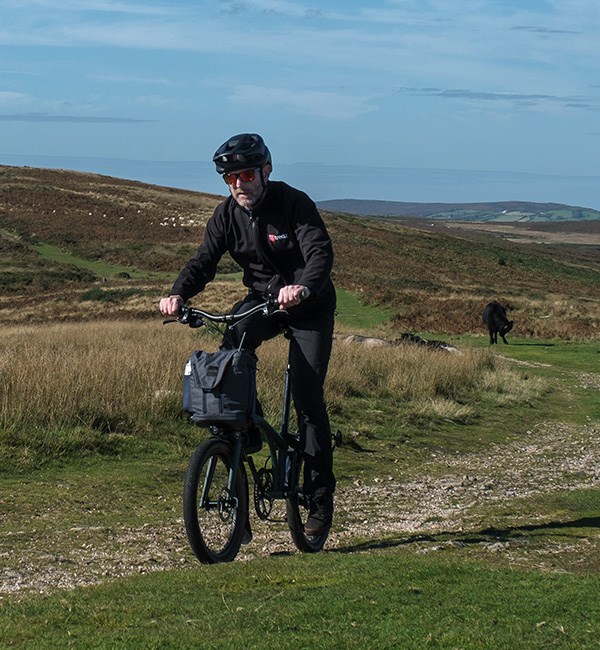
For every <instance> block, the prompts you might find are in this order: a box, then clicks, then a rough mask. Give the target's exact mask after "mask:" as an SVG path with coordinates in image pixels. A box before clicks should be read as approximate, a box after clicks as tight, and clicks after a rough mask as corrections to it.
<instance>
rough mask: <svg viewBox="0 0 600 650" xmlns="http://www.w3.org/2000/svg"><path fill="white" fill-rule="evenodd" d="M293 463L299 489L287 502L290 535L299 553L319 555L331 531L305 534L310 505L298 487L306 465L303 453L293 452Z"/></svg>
mask: <svg viewBox="0 0 600 650" xmlns="http://www.w3.org/2000/svg"><path fill="white" fill-rule="evenodd" d="M291 462H292V468H291V473H292V480H293V485H295V486H296V487H297V489H295V490H294V491H293V492H291V493H290V494H289V495H288V497H287V499H286V502H285V509H286V518H287V523H288V527H289V529H290V535H291V536H292V540H293V542H294V544H295V545H296V548H297V549H298V550H299V551H302V552H303V553H318V552H319V551H320V550H321V549H322V548H323V546H325V542H326V541H327V537H328V535H329V531H327V532H325V533H323V534H322V535H307V534H306V533H305V532H304V525H305V524H306V520H307V519H308V517H309V514H310V511H309V506H310V503H309V498H308V497H307V496H305V495H304V494H302V493H301V491H300V489H299V487H298V486H299V483H300V481H301V477H302V468H303V464H304V461H303V458H302V452H301V451H295V452H293V455H292V458H291Z"/></svg>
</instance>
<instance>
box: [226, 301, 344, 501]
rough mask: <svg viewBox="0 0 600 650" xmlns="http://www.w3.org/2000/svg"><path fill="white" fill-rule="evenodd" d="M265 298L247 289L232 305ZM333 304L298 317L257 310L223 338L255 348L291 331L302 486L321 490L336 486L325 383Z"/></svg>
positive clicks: (244, 306)
mask: <svg viewBox="0 0 600 650" xmlns="http://www.w3.org/2000/svg"><path fill="white" fill-rule="evenodd" d="M261 302H263V299H262V298H261V297H259V296H254V295H252V294H249V295H248V296H247V297H246V298H245V299H244V300H242V301H241V302H239V303H237V304H236V305H234V307H233V310H232V311H233V312H234V313H235V312H240V311H245V310H246V309H249V308H250V307H253V306H254V305H257V304H259V303H261ZM333 318H334V315H333V310H329V311H328V312H327V313H323V314H319V316H318V317H311V318H302V319H294V318H293V317H291V316H286V315H282V316H279V315H275V316H272V317H270V318H265V317H264V316H262V315H261V314H255V315H254V316H250V317H249V318H247V319H245V320H243V321H241V322H240V323H238V324H237V325H236V326H235V327H233V329H231V330H228V331H227V332H226V334H225V336H224V338H223V344H222V347H223V348H225V349H232V348H237V347H239V346H240V342H242V347H243V348H245V349H247V350H252V351H253V352H254V351H255V350H256V349H257V348H258V347H259V346H260V344H261V343H262V342H263V341H267V340H269V339H272V338H274V337H275V336H277V335H278V334H281V333H282V332H283V331H284V330H288V332H289V336H290V381H291V392H292V400H293V403H294V408H295V409H296V413H297V416H298V426H299V429H300V436H301V438H300V439H301V440H303V442H304V491H305V493H306V494H317V495H318V494H322V493H324V492H333V491H334V490H335V476H334V473H333V452H332V448H331V426H330V423H329V415H328V414H327V409H326V406H325V398H324V392H323V385H324V383H325V376H326V375H327V367H328V365H329V359H330V357H331V347H332V341H333Z"/></svg>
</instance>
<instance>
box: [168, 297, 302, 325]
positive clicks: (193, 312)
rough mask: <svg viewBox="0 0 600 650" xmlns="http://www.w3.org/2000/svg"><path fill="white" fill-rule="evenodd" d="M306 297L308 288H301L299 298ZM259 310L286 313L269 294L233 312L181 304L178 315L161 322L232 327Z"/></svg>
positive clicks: (269, 312) (267, 313)
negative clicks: (251, 304)
mask: <svg viewBox="0 0 600 650" xmlns="http://www.w3.org/2000/svg"><path fill="white" fill-rule="evenodd" d="M307 297H308V290H306V289H303V291H302V294H301V300H306V298H307ZM259 312H261V313H262V315H263V316H265V317H267V316H272V315H273V314H277V313H279V314H284V313H286V311H285V309H279V302H278V300H277V298H276V297H275V296H270V297H269V298H267V299H266V300H265V302H261V303H260V304H258V305H255V306H254V307H251V308H250V309H247V310H246V311H242V312H237V313H235V314H231V313H228V314H213V313H211V312H208V311H204V310H203V309H198V308H197V307H188V306H187V305H182V306H181V307H180V308H179V316H177V318H175V319H173V320H165V321H163V323H181V324H182V325H189V327H193V328H195V327H202V326H203V325H204V324H205V322H204V321H205V320H207V321H210V322H211V323H225V324H226V325H228V326H229V327H233V326H234V325H235V324H236V323H239V322H240V321H242V320H244V319H245V318H248V317H249V316H252V315H253V314H257V313H259Z"/></svg>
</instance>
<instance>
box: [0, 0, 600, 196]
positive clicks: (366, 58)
mask: <svg viewBox="0 0 600 650" xmlns="http://www.w3.org/2000/svg"><path fill="white" fill-rule="evenodd" d="M599 33H600V3H599V2H598V1H597V0H520V1H517V0H319V1H317V0H304V1H301V2H292V1H289V0H231V1H230V0H219V1H214V0H213V1H203V0H173V1H170V2H167V1H166V0H163V1H160V0H143V1H142V0H134V1H131V2H128V1H125V0H2V1H1V2H0V164H1V163H4V164H19V165H21V164H22V165H32V166H44V167H62V168H68V169H79V170H82V171H98V172H100V173H108V174H111V175H114V176H120V177H125V178H132V179H139V180H147V181H150V182H157V183H161V184H165V185H172V186H175V187H186V188H191V189H197V190H201V191H207V192H218V193H224V192H225V191H226V188H225V186H224V184H223V183H222V181H221V180H220V179H219V178H218V177H217V176H216V174H215V173H214V171H212V169H213V168H212V167H211V165H210V159H211V157H212V154H213V152H214V150H215V149H216V148H217V147H218V145H219V144H220V143H221V142H222V141H224V140H225V139H226V138H227V137H229V136H230V135H233V134H235V133H239V132H243V131H255V132H258V133H261V134H262V135H263V136H264V138H265V139H266V140H267V143H268V144H269V146H270V148H271V151H272V153H273V157H274V174H273V177H274V178H277V179H282V180H285V181H287V182H289V183H291V184H293V185H296V186H298V187H301V188H302V189H304V190H306V191H308V192H309V193H310V194H311V195H312V196H313V198H315V199H316V200H324V199H331V198H369V199H385V200H398V201H423V202H429V201H447V202H454V201H488V200H489V201H500V200H512V199H521V200H531V201H556V202H564V203H570V204H574V205H582V206H586V207H592V208H596V209H600V165H599V163H598V161H599V158H600V157H599V156H598V147H599V146H600V45H599V44H598V34H599Z"/></svg>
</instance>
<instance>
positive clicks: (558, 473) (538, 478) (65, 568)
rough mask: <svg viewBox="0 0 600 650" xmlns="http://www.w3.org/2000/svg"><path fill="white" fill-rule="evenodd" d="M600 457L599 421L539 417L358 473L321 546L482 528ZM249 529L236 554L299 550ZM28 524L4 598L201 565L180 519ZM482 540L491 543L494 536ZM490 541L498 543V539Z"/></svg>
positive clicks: (4, 554)
mask: <svg viewBox="0 0 600 650" xmlns="http://www.w3.org/2000/svg"><path fill="white" fill-rule="evenodd" d="M582 379H586V380H589V377H586V378H582ZM596 379H597V378H596ZM599 459H600V428H599V426H598V425H597V424H595V423H592V422H590V423H589V424H587V425H585V426H574V425H566V424H559V425H556V424H551V425H550V424H545V425H540V426H538V427H537V428H536V429H535V430H533V431H530V432H528V433H527V437H526V439H524V440H521V441H519V442H515V443H512V444H508V445H506V444H504V445H496V446H492V447H490V448H489V449H487V450H486V452H485V453H484V454H467V455H465V456H463V457H460V458H454V457H453V458H446V457H442V455H432V457H431V458H430V460H429V461H427V462H426V463H424V464H422V465H421V466H420V471H419V474H418V476H417V475H415V476H411V477H405V478H404V480H398V479H397V478H395V477H391V476H381V477H378V478H376V479H375V482H374V483H373V484H371V485H361V484H360V482H358V481H357V482H356V484H355V485H353V486H351V487H347V488H344V489H341V490H339V491H338V493H337V495H336V526H334V529H333V530H332V533H331V536H330V539H329V541H328V545H327V548H328V549H330V550H332V549H344V550H346V551H347V550H352V548H355V549H356V550H360V548H376V547H377V546H378V545H380V543H384V544H385V543H389V540H390V539H395V540H397V541H398V540H405V541H410V540H418V539H419V538H420V539H425V536H431V535H435V534H439V533H442V532H444V533H462V532H465V531H476V530H481V529H482V528H486V527H489V526H490V525H491V523H490V521H489V514H486V513H489V512H490V510H492V511H493V506H494V504H499V503H506V502H507V501H510V500H512V499H518V498H523V497H530V496H535V495H539V494H548V493H551V492H558V491H567V490H575V489H580V488H590V487H598V486H599V485H600V460H599ZM523 523H526V524H527V525H532V524H535V523H537V522H535V521H532V520H531V517H529V518H528V520H527V522H523V521H521V522H515V525H518V524H523ZM253 530H254V539H253V541H252V543H251V544H249V545H248V546H244V547H242V550H241V552H240V554H239V556H238V560H237V561H244V560H250V559H252V558H255V557H260V556H265V555H269V554H287V553H294V552H295V548H294V547H293V545H292V543H291V540H290V537H289V533H288V532H287V527H286V525H285V523H274V524H273V523H263V522H260V521H257V520H256V518H255V519H254V523H253ZM33 532H34V534H32V531H31V530H28V531H18V530H17V531H13V532H11V533H9V534H5V535H4V536H3V537H1V538H0V542H1V545H0V601H1V600H3V599H4V598H5V597H6V596H8V595H10V596H12V597H15V596H17V597H18V596H19V595H25V594H26V593H31V592H37V593H49V592H52V591H54V590H56V589H63V588H73V587H78V586H84V585H91V584H98V583H101V582H104V581H106V580H110V579H114V578H118V577H121V576H127V575H132V574H137V573H148V572H151V571H163V570H168V569H170V568H173V567H182V566H190V567H196V566H197V562H196V560H195V559H194V558H193V557H192V555H191V552H190V550H189V548H188V544H187V540H186V538H185V533H184V530H183V522H182V520H181V519H175V520H173V521H169V522H166V523H165V524H164V525H162V526H151V525H146V526H143V527H142V528H139V529H126V528H123V529H108V528H103V527H92V528H90V527H87V528H86V527H73V528H71V529H69V530H65V531H61V532H60V533H58V534H53V536H51V537H44V536H43V534H42V531H33ZM17 538H20V539H19V542H20V543H19V544H18V545H17V546H18V548H19V549H20V551H19V553H18V554H17V553H15V552H11V550H10V548H11V546H12V544H11V539H12V540H16V539H17ZM357 540H359V542H358V545H357V546H354V547H353V546H352V545H353V544H357ZM385 540H387V542H385ZM42 543H43V545H42ZM488 546H490V547H492V548H494V544H493V543H490V544H488ZM504 546H506V544H505V545H504ZM24 547H25V551H23V548H24ZM431 548H439V547H435V546H433V547H431V546H430V547H429V550H430V549H431ZM495 548H496V549H498V548H503V547H502V544H500V546H499V545H498V543H497V544H495ZM52 549H60V552H59V551H54V550H52Z"/></svg>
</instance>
